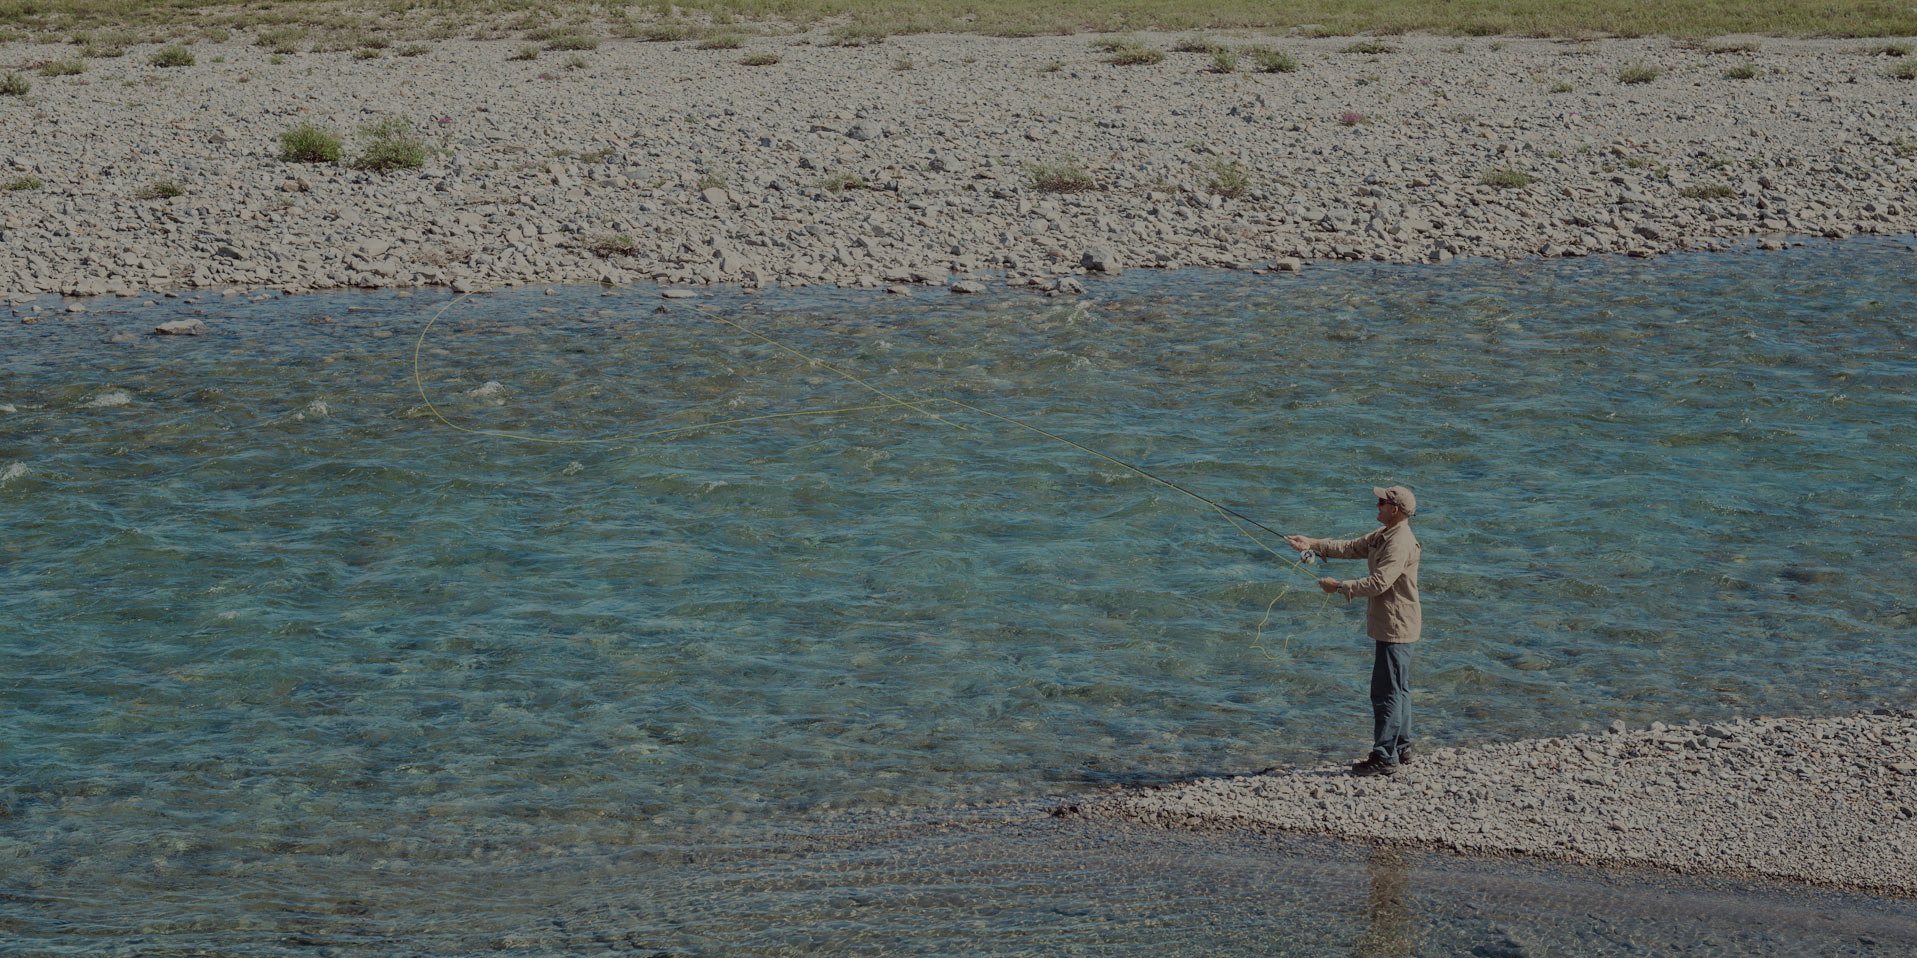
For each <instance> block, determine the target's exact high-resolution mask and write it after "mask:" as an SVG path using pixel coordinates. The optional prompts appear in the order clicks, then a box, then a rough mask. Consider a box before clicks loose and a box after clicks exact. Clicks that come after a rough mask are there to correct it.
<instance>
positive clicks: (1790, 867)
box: [1055, 709, 1917, 896]
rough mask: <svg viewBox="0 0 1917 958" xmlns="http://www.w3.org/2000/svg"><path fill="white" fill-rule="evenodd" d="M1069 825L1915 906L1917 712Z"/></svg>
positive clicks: (1718, 729)
mask: <svg viewBox="0 0 1917 958" xmlns="http://www.w3.org/2000/svg"><path fill="white" fill-rule="evenodd" d="M1055 814H1058V815H1083V816H1089V817H1093V818H1104V819H1117V820H1124V821H1130V822H1135V823H1139V824H1144V825H1150V826H1157V827H1162V828H1169V829H1217V828H1250V829H1254V830H1282V831H1291V832H1304V833H1310V834H1317V835H1329V836H1332V837H1336V838H1343V839H1355V840H1362V841H1372V842H1379V843H1385V844H1402V845H1415V846H1421V847H1428V848H1437V849H1442V850H1449V851H1456V852H1463V853H1468V854H1477V855H1485V854H1489V855H1529V856H1536V857H1541V858H1551V859H1559V860H1565V861H1573V862H1579V863H1585V864H1610V865H1627V864H1628V865H1652V866H1658V867H1663V868H1669V869H1673V870H1675V871H1679V872H1686V873H1693V874H1718V875H1736V876H1761V877H1767V878H1781V879H1790V880H1795V881H1804V882H1813V883H1816V884H1820V885H1830V886H1836V887H1843V888H1854V889H1860V890H1865V891H1872V892H1879V893H1887V894H1895V895H1904V896H1910V895H1917V712H1913V711H1892V710H1884V709H1880V710H1877V711H1875V712H1870V713H1863V712H1859V713H1856V714H1853V715H1850V716H1847V717H1842V718H1808V719H1807V718H1759V719H1748V720H1747V719H1738V720H1735V721H1731V722H1726V723H1722V724H1715V725H1700V724H1689V725H1678V726H1666V725H1664V724H1662V723H1653V724H1652V725H1651V727H1650V728H1649V729H1626V728H1625V727H1624V725H1623V723H1622V722H1618V723H1613V725H1612V727H1611V729H1610V730H1609V731H1607V732H1605V733H1603V734H1598V735H1571V736H1566V737H1564V738H1544V739H1532V740H1526V741H1518V742H1509V743H1501V744H1495V745H1481V746H1474V747H1470V748H1439V749H1434V750H1432V751H1431V752H1430V753H1429V754H1421V755H1418V756H1417V757H1416V758H1415V760H1414V761H1413V762H1411V763H1410V764H1408V765H1406V766H1404V767H1403V768H1402V769H1401V770H1400V771H1399V772H1398V773H1397V774H1395V775H1392V776H1373V777H1369V778H1355V777H1352V776H1351V775H1350V773H1349V771H1348V769H1347V768H1346V767H1345V766H1319V767H1313V768H1301V769H1274V770H1270V771H1267V772H1265V773H1262V774H1259V775H1249V776H1244V777H1238V778H1206V779H1198V780H1195V781H1190V782H1182V783H1178V784H1174V785H1160V786H1149V787H1140V788H1127V789H1124V790H1122V791H1120V792H1118V793H1117V794H1114V795H1107V796H1099V797H1096V798H1093V799H1089V800H1084V801H1080V802H1076V803H1073V804H1067V805H1063V806H1061V807H1059V809H1058V810H1057V811H1056V812H1055Z"/></svg>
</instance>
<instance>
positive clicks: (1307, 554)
mask: <svg viewBox="0 0 1917 958" xmlns="http://www.w3.org/2000/svg"><path fill="white" fill-rule="evenodd" d="M1298 561H1299V562H1302V563H1304V564H1305V565H1311V564H1312V563H1314V562H1317V561H1318V553H1317V552H1316V551H1315V550H1312V549H1306V550H1305V551H1303V552H1300V553H1298Z"/></svg>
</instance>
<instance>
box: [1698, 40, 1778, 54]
mask: <svg viewBox="0 0 1917 958" xmlns="http://www.w3.org/2000/svg"><path fill="white" fill-rule="evenodd" d="M1763 47H1764V45H1763V44H1761V43H1758V42H1757V41H1755V40H1712V41H1711V42H1709V43H1706V44H1704V52H1705V53H1756V52H1757V51H1758V50H1761V49H1763Z"/></svg>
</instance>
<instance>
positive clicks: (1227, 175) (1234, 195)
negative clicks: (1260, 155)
mask: <svg viewBox="0 0 1917 958" xmlns="http://www.w3.org/2000/svg"><path fill="white" fill-rule="evenodd" d="M1205 188H1206V189H1208V190H1210V191H1212V192H1213V193H1216V194H1218V195H1219V196H1222V197H1224V198H1226V199H1228V200H1237V199H1243V198H1244V197H1245V194H1247V193H1250V192H1251V177H1250V175H1248V174H1246V173H1245V165H1244V164H1243V163H1240V162H1238V161H1237V160H1230V161H1227V160H1225V159H1224V158H1223V157H1220V158H1218V159H1214V160H1212V161H1211V168H1210V176H1209V177H1208V178H1207V179H1206V181H1205Z"/></svg>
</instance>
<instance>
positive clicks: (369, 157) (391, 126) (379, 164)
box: [351, 116, 432, 173]
mask: <svg viewBox="0 0 1917 958" xmlns="http://www.w3.org/2000/svg"><path fill="white" fill-rule="evenodd" d="M359 135H360V136H363V137H365V138H366V146H365V148H364V149H362V150H360V152H359V155H358V156H355V157H353V162H352V163H351V166H352V167H353V169H356V170H367V171H370V172H373V173H391V172H393V171H395V170H416V169H419V168H420V167H422V166H425V165H426V157H427V156H429V155H430V154H431V152H432V151H431V150H429V149H427V147H426V141H425V140H424V139H421V138H420V136H419V134H418V132H416V131H415V130H414V129H413V125H412V124H411V123H408V122H406V121H405V120H403V119H400V118H399V117H396V116H389V117H385V118H383V119H379V120H375V121H373V122H371V123H368V124H366V125H365V126H362V127H360V128H359Z"/></svg>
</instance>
